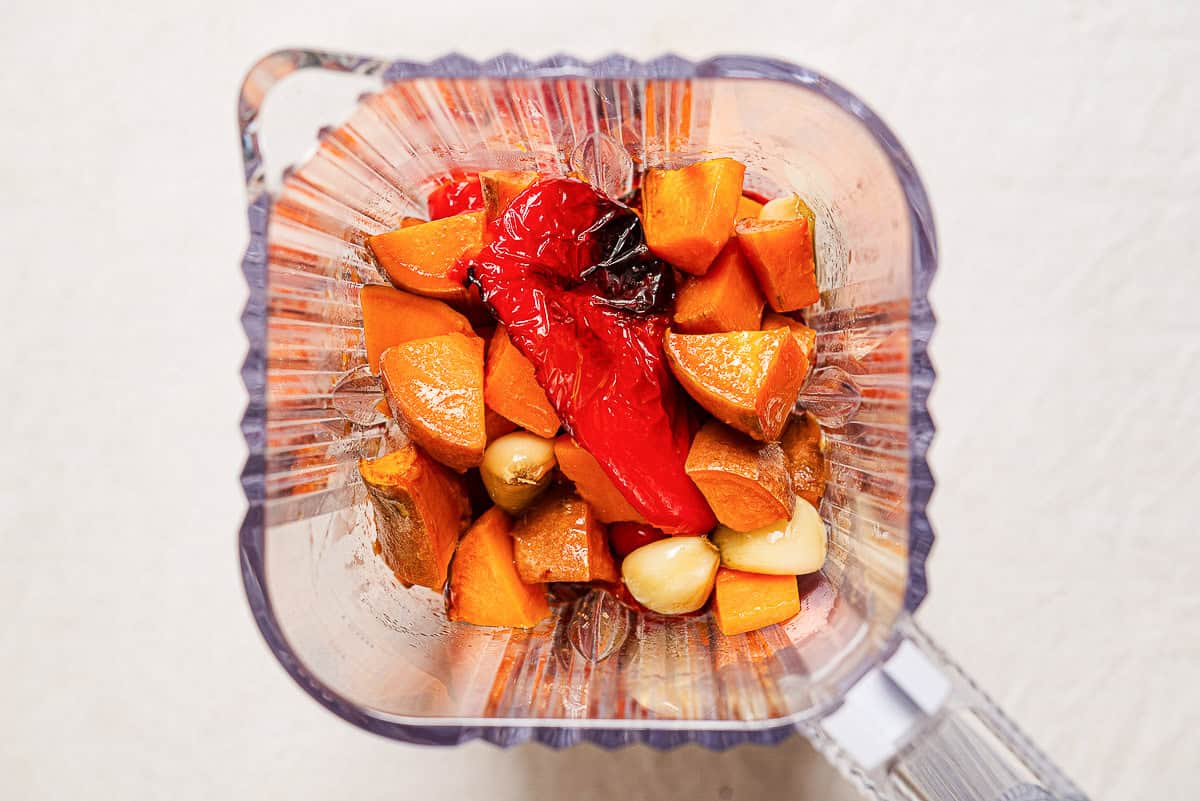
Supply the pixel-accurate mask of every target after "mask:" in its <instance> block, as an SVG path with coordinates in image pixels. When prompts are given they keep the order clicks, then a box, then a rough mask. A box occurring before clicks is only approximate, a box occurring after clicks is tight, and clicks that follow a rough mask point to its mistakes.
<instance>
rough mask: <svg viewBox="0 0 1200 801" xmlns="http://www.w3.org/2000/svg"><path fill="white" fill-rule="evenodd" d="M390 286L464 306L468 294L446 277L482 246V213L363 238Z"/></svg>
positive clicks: (446, 218) (461, 215) (458, 216)
mask: <svg viewBox="0 0 1200 801" xmlns="http://www.w3.org/2000/svg"><path fill="white" fill-rule="evenodd" d="M367 246H368V247H369V248H370V249H371V252H372V253H374V254H375V260H376V261H378V262H379V266H380V267H382V268H383V271H384V272H385V273H387V277H388V279H389V280H391V282H392V283H393V284H395V285H396V286H398V287H400V288H401V289H407V290H408V291H409V292H416V293H417V294H418V295H427V296H429V297H435V298H440V299H442V300H453V301H458V302H460V303H468V302H469V301H470V297H471V294H470V293H469V292H468V291H467V289H466V288H465V287H464V286H463V285H462V283H461V282H460V281H458V280H456V279H454V278H451V277H450V273H451V271H452V270H453V269H454V266H455V264H457V263H458V260H459V259H461V258H462V257H463V256H465V255H467V254H468V253H473V252H475V251H477V250H479V248H481V247H483V212H482V211H472V212H467V213H465V214H455V215H454V216H452V217H444V218H442V219H440V220H434V221H432V222H423V223H421V224H420V225H410V226H408V227H405V228H399V229H397V230H395V231H391V232H390V233H386V234H377V235H376V236H372V237H370V238H368V239H367Z"/></svg>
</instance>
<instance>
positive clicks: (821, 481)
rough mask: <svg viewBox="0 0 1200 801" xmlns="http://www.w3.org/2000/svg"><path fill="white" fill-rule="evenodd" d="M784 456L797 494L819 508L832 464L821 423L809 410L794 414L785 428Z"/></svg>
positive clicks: (793, 488)
mask: <svg viewBox="0 0 1200 801" xmlns="http://www.w3.org/2000/svg"><path fill="white" fill-rule="evenodd" d="M780 445H781V446H782V447H783V455H784V458H786V459H787V464H788V472H789V473H791V481H792V490H793V491H794V492H795V493H796V495H797V496H798V497H800V498H803V499H804V500H806V501H808V502H809V503H811V504H812V505H813V507H814V508H818V509H819V508H820V506H821V498H822V497H824V495H825V483H826V482H827V481H828V480H829V466H828V465H827V464H826V461H825V451H824V449H823V448H822V443H821V426H820V424H819V423H817V419H816V418H815V417H813V416H812V415H811V414H809V413H808V412H805V413H804V414H801V415H797V416H795V417H793V418H792V419H791V420H790V421H789V422H788V424H787V428H785V429H784V430H783V439H782V440H781V441H780Z"/></svg>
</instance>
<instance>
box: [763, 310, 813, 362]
mask: <svg viewBox="0 0 1200 801" xmlns="http://www.w3.org/2000/svg"><path fill="white" fill-rule="evenodd" d="M772 328H786V329H787V330H789V331H791V332H792V336H794V337H795V338H796V344H797V345H799V346H800V351H801V352H802V353H803V354H804V360H805V361H806V362H808V367H809V369H812V366H813V364H815V363H816V361H817V332H816V331H815V330H814V329H812V328H809V327H808V326H807V325H805V324H804V323H802V322H800V321H799V320H793V319H792V318H791V317H788V316H787V315H783V314H777V313H775V312H767V313H766V314H764V315H763V320H762V329H763V330H764V331H770V330H771V329H772Z"/></svg>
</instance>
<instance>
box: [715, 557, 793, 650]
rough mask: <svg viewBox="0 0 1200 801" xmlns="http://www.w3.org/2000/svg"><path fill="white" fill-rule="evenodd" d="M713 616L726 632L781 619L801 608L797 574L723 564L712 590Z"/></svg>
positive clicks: (788, 617) (751, 628) (751, 627)
mask: <svg viewBox="0 0 1200 801" xmlns="http://www.w3.org/2000/svg"><path fill="white" fill-rule="evenodd" d="M712 611H713V617H714V618H716V621H717V628H719V629H720V630H721V633H722V634H724V635H726V636H732V635H734V634H744V633H745V632H747V631H755V630H757V629H762V628H766V627H767V626H770V625H773V624H775V623H782V622H783V621H785V620H788V619H790V618H792V617H795V616H796V614H797V613H799V612H800V590H799V588H798V586H797V584H796V577H795V576H764V575H761V574H758V573H744V572H742V571H740V570H730V569H729V568H727V567H722V568H721V569H719V570H718V571H717V583H716V587H715V588H714V590H713V605H712Z"/></svg>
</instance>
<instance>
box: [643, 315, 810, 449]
mask: <svg viewBox="0 0 1200 801" xmlns="http://www.w3.org/2000/svg"><path fill="white" fill-rule="evenodd" d="M663 347H664V350H665V351H666V355H667V363H668V364H669V365H670V367H671V372H673V373H674V374H675V378H676V379H678V381H679V383H680V384H681V385H682V386H683V388H684V389H685V390H687V393H688V394H689V395H691V396H692V398H693V399H694V400H695V401H696V402H697V403H699V404H700V405H701V406H703V407H704V408H705V409H707V410H708V411H709V412H710V413H711V414H712V415H713V416H714V417H716V418H717V419H718V420H721V421H723V422H724V423H726V424H727V425H731V426H733V427H734V428H736V429H737V430H738V431H741V432H743V433H745V434H749V435H750V436H751V437H754V438H755V439H757V440H761V441H763V442H774V441H777V440H778V439H779V435H780V434H781V433H782V432H783V426H784V424H785V423H786V422H787V419H788V415H789V414H791V411H792V409H793V407H795V405H796V398H797V397H798V396H799V394H800V385H801V384H802V383H803V382H804V375H805V373H806V372H807V370H808V366H807V364H806V363H805V360H804V354H803V353H801V352H800V346H799V345H798V344H796V339H795V338H794V337H793V336H792V335H791V333H790V332H788V331H787V330H786V329H774V330H771V331H730V332H727V333H723V334H677V333H675V332H674V331H668V332H667V334H666V337H665V338H664V340H663Z"/></svg>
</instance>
